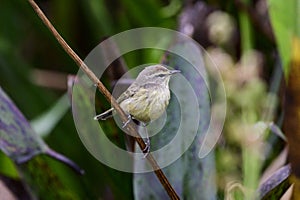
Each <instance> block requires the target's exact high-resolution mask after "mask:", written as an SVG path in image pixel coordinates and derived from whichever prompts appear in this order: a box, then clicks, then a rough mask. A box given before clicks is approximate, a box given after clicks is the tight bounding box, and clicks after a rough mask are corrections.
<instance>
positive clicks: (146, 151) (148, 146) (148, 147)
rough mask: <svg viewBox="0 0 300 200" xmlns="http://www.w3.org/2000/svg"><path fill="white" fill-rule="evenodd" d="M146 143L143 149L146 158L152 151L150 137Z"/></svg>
mask: <svg viewBox="0 0 300 200" xmlns="http://www.w3.org/2000/svg"><path fill="white" fill-rule="evenodd" d="M145 144H146V147H145V148H144V149H143V153H144V158H146V157H147V156H148V154H149V153H150V139H149V137H147V138H146V141H145Z"/></svg>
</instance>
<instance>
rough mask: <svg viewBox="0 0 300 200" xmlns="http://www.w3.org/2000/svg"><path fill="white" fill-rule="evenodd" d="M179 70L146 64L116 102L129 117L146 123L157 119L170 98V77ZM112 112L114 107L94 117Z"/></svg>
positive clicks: (99, 118) (107, 116)
mask: <svg viewBox="0 0 300 200" xmlns="http://www.w3.org/2000/svg"><path fill="white" fill-rule="evenodd" d="M179 72H180V71H179V70H169V69H167V68H166V67H164V66H162V65H152V66H148V67H146V68H145V69H144V70H142V71H141V72H140V73H139V75H138V76H137V78H136V80H135V81H134V82H133V83H132V84H131V85H130V86H129V87H128V89H127V90H126V91H125V92H124V93H122V94H121V95H120V97H119V98H118V99H117V103H119V104H120V107H121V108H122V109H123V110H124V112H125V113H126V114H129V115H130V117H131V119H135V120H137V121H139V122H142V123H143V124H148V123H149V122H151V121H154V120H156V119H158V118H159V117H160V116H161V115H162V114H163V113H164V111H165V109H166V108H167V106H168V104H169V100H170V90H169V81H170V77H171V75H173V74H176V73H179ZM113 113H114V108H110V109H109V110H107V111H105V112H103V113H101V114H99V115H97V116H95V117H94V119H95V120H106V119H107V118H109V117H111V116H112V115H113ZM129 121H130V119H129V120H128V122H129ZM128 122H126V123H125V124H124V126H126V124H127V123H128Z"/></svg>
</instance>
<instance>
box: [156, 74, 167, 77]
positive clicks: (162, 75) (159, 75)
mask: <svg viewBox="0 0 300 200" xmlns="http://www.w3.org/2000/svg"><path fill="white" fill-rule="evenodd" d="M157 76H158V77H164V76H165V74H158V75H157Z"/></svg>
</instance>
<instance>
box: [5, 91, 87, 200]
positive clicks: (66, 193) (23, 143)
mask: <svg viewBox="0 0 300 200" xmlns="http://www.w3.org/2000/svg"><path fill="white" fill-rule="evenodd" d="M0 149H1V150H2V151H3V152H4V153H5V154H6V155H7V156H8V157H10V158H11V159H12V160H13V161H14V162H15V163H16V164H17V167H18V169H19V172H20V173H21V174H22V176H21V177H22V178H23V179H24V182H25V183H27V184H28V185H29V188H30V189H31V191H32V192H33V196H37V197H39V198H41V197H43V199H53V198H51V197H56V198H55V199H81V198H79V196H80V195H82V197H83V196H85V192H84V191H83V190H82V189H80V188H81V187H82V186H81V187H78V188H77V189H76V190H72V189H70V188H69V187H68V186H67V184H66V182H64V181H65V179H63V178H61V176H59V175H58V173H57V172H56V171H55V170H54V168H53V167H52V166H51V162H53V160H51V159H50V158H46V156H49V157H52V158H55V159H56V160H58V161H60V162H63V163H64V164H67V165H68V166H69V167H71V168H72V169H74V170H76V171H77V172H79V173H82V170H81V169H79V168H78V167H77V165H76V164H75V163H73V162H72V161H71V160H69V159H68V158H66V157H64V156H63V155H61V154H58V153H56V152H55V151H53V150H51V149H50V148H49V147H48V146H47V145H46V144H45V143H44V141H43V140H42V139H41V138H40V137H39V136H38V135H37V134H36V133H35V132H34V130H33V129H32V128H31V126H30V124H29V123H28V121H27V120H26V119H25V117H24V116H23V115H22V113H21V112H20V111H19V110H18V108H17V107H16V106H15V105H14V103H13V102H12V101H11V100H10V99H9V97H8V96H7V95H6V94H5V93H4V91H3V90H2V89H1V88H0ZM41 154H44V155H41ZM65 171H66V173H70V172H69V171H70V169H69V168H68V170H65ZM72 173H73V172H72ZM73 174H74V173H73ZM73 182H76V184H77V186H78V185H81V182H80V180H78V179H75V180H73ZM76 184H73V185H76ZM73 191H76V192H73ZM49 193H51V195H49ZM83 194H84V195H83ZM46 196H47V198H46ZM48 197H49V198H48Z"/></svg>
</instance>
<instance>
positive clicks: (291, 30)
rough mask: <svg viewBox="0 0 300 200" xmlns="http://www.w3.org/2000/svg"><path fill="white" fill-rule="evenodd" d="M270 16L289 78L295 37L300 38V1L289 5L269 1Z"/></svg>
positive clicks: (285, 71)
mask: <svg viewBox="0 0 300 200" xmlns="http://www.w3.org/2000/svg"><path fill="white" fill-rule="evenodd" d="M268 2H269V14H270V19H271V24H272V27H273V30H274V34H275V37H276V41H277V45H278V50H279V53H280V56H281V59H282V66H283V71H284V74H285V77H286V78H287V77H288V73H289V66H290V61H291V56H292V55H291V53H292V42H293V37H295V36H297V37H300V1H299V0H291V1H289V2H288V3H286V2H285V1H279V0H269V1H268Z"/></svg>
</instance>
